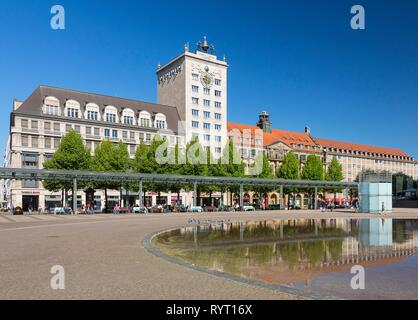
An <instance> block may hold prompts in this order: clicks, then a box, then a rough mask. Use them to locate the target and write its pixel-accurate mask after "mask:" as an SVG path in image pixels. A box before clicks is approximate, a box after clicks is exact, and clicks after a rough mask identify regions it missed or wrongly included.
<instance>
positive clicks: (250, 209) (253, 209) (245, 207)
mask: <svg viewBox="0 0 418 320" xmlns="http://www.w3.org/2000/svg"><path fill="white" fill-rule="evenodd" d="M241 211H255V208H254V207H253V206H244V207H243V208H242V210H241Z"/></svg>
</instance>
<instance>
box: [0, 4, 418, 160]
mask: <svg viewBox="0 0 418 320" xmlns="http://www.w3.org/2000/svg"><path fill="white" fill-rule="evenodd" d="M54 4H61V5H63V6H64V8H65V10H66V29H65V30H64V31H53V30H52V29H51V28H50V19H51V17H52V15H51V14H50V9H51V7H52V5H54ZM355 4H361V5H363V6H364V8H365V11H366V30H352V29H351V28H350V20H351V17H352V15H351V13H350V9H351V6H352V5H355ZM203 35H207V37H208V40H209V42H211V43H213V44H214V45H215V47H216V49H217V51H216V53H217V54H218V55H219V56H222V55H223V54H226V56H227V58H228V62H229V64H230V69H229V81H228V84H229V90H228V93H229V101H228V104H229V112H228V120H229V121H233V122H242V123H247V124H255V122H256V121H257V117H258V113H259V112H260V111H262V110H267V111H269V112H270V114H271V118H272V121H273V126H274V127H275V128H280V129H286V130H293V131H303V129H304V126H305V125H309V126H310V127H311V130H312V134H313V135H314V136H315V137H320V138H328V139H336V140H341V141H348V142H355V143H366V144H372V145H378V146H387V147H396V148H400V149H403V150H404V151H406V152H408V153H409V154H411V155H412V156H415V157H418V143H417V138H418V124H417V119H418V1H412V0H402V1H396V2H395V1H385V0H376V1H366V0H359V1H357V0H356V1H346V0H338V1H335V0H329V1H321V0H305V1H298V0H289V1H279V0H275V1H273V0H272V1H264V0H259V1H238V0H223V1H220V0H218V1H196V0H194V1H189V0H186V1H182V0H178V1H173V0H172V1H160V0H153V1H125V0H118V1H111V0H107V1H106V0H100V1H93V0H83V1H81V0H80V1H75V0H72V1H71V0H56V1H46V0H43V1H42V0H31V1H29V0H22V1H14V0H13V1H12V0H8V1H6V0H2V1H0V76H1V78H0V79H1V80H0V107H1V118H0V148H1V150H4V147H5V144H6V140H7V136H8V130H9V121H10V117H9V114H10V112H11V111H12V101H13V98H14V97H16V98H18V99H25V98H26V97H28V95H29V94H30V93H31V92H32V91H33V90H34V89H35V88H36V87H37V86H38V85H40V84H45V85H51V86H57V87H63V88H68V89H74V90H81V91H87V92H95V93H102V94H107V95H113V96H119V97H125V98H133V99H139V100H144V101H149V102H156V74H155V71H156V67H157V64H158V62H161V63H165V62H167V61H168V60H169V59H171V58H173V57H175V56H176V55H178V54H179V53H181V52H182V50H183V44H184V43H185V42H190V45H191V47H192V48H194V47H195V44H196V42H197V41H198V40H199V39H200V38H202V37H203Z"/></svg>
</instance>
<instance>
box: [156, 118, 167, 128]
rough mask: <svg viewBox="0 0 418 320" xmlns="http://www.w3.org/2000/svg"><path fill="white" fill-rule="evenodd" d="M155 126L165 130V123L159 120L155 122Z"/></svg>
mask: <svg viewBox="0 0 418 320" xmlns="http://www.w3.org/2000/svg"><path fill="white" fill-rule="evenodd" d="M155 125H156V126H157V129H165V121H162V120H157V121H155Z"/></svg>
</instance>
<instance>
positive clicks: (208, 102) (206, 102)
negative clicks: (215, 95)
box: [203, 99, 210, 107]
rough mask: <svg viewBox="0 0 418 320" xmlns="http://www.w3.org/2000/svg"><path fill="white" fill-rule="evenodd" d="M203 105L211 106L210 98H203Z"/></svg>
mask: <svg viewBox="0 0 418 320" xmlns="http://www.w3.org/2000/svg"><path fill="white" fill-rule="evenodd" d="M203 105H204V106H205V107H210V100H206V99H204V100H203Z"/></svg>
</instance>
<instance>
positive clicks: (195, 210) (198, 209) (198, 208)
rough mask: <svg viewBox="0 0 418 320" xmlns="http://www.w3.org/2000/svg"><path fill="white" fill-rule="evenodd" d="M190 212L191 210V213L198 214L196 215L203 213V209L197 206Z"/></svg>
mask: <svg viewBox="0 0 418 320" xmlns="http://www.w3.org/2000/svg"><path fill="white" fill-rule="evenodd" d="M190 210H191V212H198V213H202V212H203V208H202V207H199V206H197V207H192V208H191V209H190Z"/></svg>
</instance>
